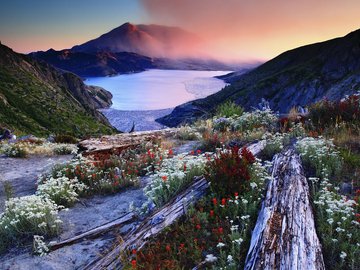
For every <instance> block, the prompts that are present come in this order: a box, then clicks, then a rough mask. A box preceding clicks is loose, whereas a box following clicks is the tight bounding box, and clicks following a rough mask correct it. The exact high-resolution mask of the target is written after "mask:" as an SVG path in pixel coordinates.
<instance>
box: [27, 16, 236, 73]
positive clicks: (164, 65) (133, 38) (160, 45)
mask: <svg viewBox="0 0 360 270" xmlns="http://www.w3.org/2000/svg"><path fill="white" fill-rule="evenodd" d="M201 44H202V42H201V40H200V39H199V38H198V37H196V36H195V35H194V34H191V33H189V32H186V31H184V30H182V29H181V28H178V27H168V26H161V25H134V24H131V23H125V24H123V25H121V26H119V27H117V28H115V29H113V30H111V31H110V32H108V33H106V34H103V35H101V36H100V37H98V38H96V39H93V40H90V41H88V42H85V43H83V44H81V45H77V46H74V47H72V48H71V49H65V50H61V51H55V50H53V49H50V50H48V51H46V52H43V51H39V52H33V53H31V54H30V56H31V57H34V58H36V59H41V60H44V61H46V62H47V63H49V64H51V65H54V66H55V67H57V68H60V69H63V70H68V71H71V72H73V73H75V74H77V75H79V76H82V77H93V76H108V75H116V74H124V73H132V72H140V71H144V70H146V69H150V68H158V69H185V70H233V68H234V67H233V66H229V65H227V64H224V63H222V62H220V61H217V60H214V59H211V58H210V57H209V56H206V55H204V54H203V53H202V52H201V51H202V50H201Z"/></svg>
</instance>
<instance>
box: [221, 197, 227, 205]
mask: <svg viewBox="0 0 360 270" xmlns="http://www.w3.org/2000/svg"><path fill="white" fill-rule="evenodd" d="M225 204H226V199H225V198H223V199H221V205H223V206H225Z"/></svg>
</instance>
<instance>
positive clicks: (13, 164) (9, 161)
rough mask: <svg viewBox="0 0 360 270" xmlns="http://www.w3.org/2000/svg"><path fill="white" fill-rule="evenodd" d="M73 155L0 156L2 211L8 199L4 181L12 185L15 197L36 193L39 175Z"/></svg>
mask: <svg viewBox="0 0 360 270" xmlns="http://www.w3.org/2000/svg"><path fill="white" fill-rule="evenodd" d="M71 158H72V155H65V156H51V157H50V156H31V157H29V158H8V157H5V156H0V213H1V212H3V209H4V202H5V199H6V196H5V192H4V183H5V182H6V181H7V182H8V183H9V184H11V186H12V190H13V195H14V197H19V196H25V195H31V194H34V193H35V190H36V181H37V179H38V177H39V175H41V174H43V173H46V172H48V171H49V170H50V169H51V168H52V167H53V166H54V165H55V164H61V163H65V162H67V161H69V160H70V159H71Z"/></svg>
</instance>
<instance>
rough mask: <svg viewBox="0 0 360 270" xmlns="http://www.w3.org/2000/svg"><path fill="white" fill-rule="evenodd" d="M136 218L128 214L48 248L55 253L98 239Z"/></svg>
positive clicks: (50, 245)
mask: <svg viewBox="0 0 360 270" xmlns="http://www.w3.org/2000/svg"><path fill="white" fill-rule="evenodd" d="M134 218H135V215H134V214H133V213H132V212H130V213H127V214H125V215H123V216H122V217H120V218H118V219H116V220H113V221H111V222H109V223H106V224H104V225H101V226H99V227H96V228H94V229H91V230H90V231H87V232H84V233H81V234H79V235H77V236H74V237H71V238H69V239H66V240H63V241H61V242H57V243H53V244H52V243H50V244H49V245H48V247H49V249H50V250H51V251H53V250H56V249H58V248H62V247H64V246H68V245H72V244H74V243H77V242H79V241H82V240H84V239H90V238H94V237H97V236H99V235H101V234H103V233H106V232H108V231H111V230H113V229H115V228H117V227H120V226H122V225H124V224H126V223H129V222H131V221H132V220H134Z"/></svg>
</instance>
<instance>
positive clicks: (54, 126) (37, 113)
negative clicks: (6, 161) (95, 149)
mask: <svg viewBox="0 0 360 270" xmlns="http://www.w3.org/2000/svg"><path fill="white" fill-rule="evenodd" d="M111 97H112V95H111V94H110V93H109V92H107V91H106V90H104V89H102V88H100V87H94V86H86V85H85V84H84V83H83V82H82V80H81V79H80V78H79V77H77V76H76V75H74V74H72V73H67V72H60V71H58V70H57V69H55V68H54V67H52V66H50V65H49V64H46V63H44V62H39V61H36V60H34V59H32V58H31V57H29V56H26V55H22V54H18V53H15V52H14V51H12V50H11V49H10V48H8V47H6V46H4V45H1V44H0V126H1V127H6V128H10V129H13V130H16V131H17V132H20V133H32V134H34V135H46V134H49V133H58V134H60V133H68V134H72V135H75V136H85V135H90V134H96V133H110V132H112V131H113V128H112V127H111V126H110V124H109V123H108V121H107V120H106V118H105V117H104V116H103V115H102V114H101V113H100V112H98V111H97V109H98V108H104V107H108V106H110V105H111Z"/></svg>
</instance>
